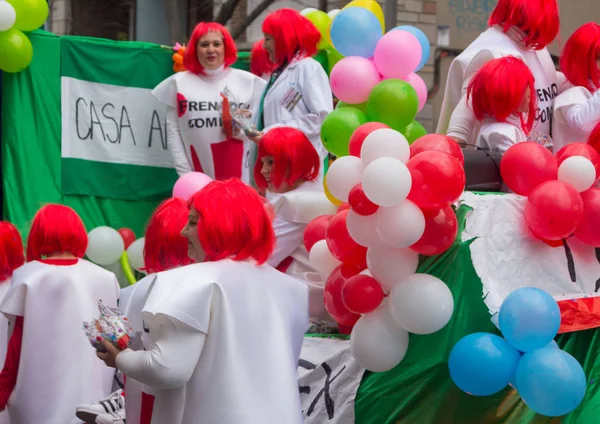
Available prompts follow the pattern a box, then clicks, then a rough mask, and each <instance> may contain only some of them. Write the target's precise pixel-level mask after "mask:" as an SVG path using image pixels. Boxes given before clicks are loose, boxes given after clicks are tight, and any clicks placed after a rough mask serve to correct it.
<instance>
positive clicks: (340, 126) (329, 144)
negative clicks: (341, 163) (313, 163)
mask: <svg viewBox="0 0 600 424" xmlns="http://www.w3.org/2000/svg"><path fill="white" fill-rule="evenodd" d="M367 122H368V118H367V115H366V114H365V113H364V112H361V111H360V110H358V109H355V108H353V107H343V108H341V109H336V110H334V111H333V112H331V113H330V114H329V115H327V118H325V120H324V121H323V125H322V126H321V140H322V141H323V146H325V148H326V149H327V150H328V151H329V152H330V153H331V154H333V155H335V156H337V157H341V156H348V155H349V154H350V152H348V143H350V137H351V136H352V133H353V132H354V130H356V129H357V128H358V127H360V126H361V125H362V124H366V123H367Z"/></svg>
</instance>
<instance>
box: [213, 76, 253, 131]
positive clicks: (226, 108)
mask: <svg viewBox="0 0 600 424" xmlns="http://www.w3.org/2000/svg"><path fill="white" fill-rule="evenodd" d="M221 97H222V98H223V102H222V103H221V113H222V116H223V127H224V128H225V130H226V133H227V129H228V126H229V125H230V124H229V122H232V124H233V126H235V128H237V129H239V130H242V131H244V134H246V137H256V136H257V135H259V134H260V131H258V129H257V128H256V125H254V122H253V119H252V112H251V111H249V110H248V109H243V108H240V107H239V106H238V105H239V103H238V102H236V101H235V98H234V96H233V93H232V92H231V90H229V89H228V88H227V87H225V90H223V92H222V93H221Z"/></svg>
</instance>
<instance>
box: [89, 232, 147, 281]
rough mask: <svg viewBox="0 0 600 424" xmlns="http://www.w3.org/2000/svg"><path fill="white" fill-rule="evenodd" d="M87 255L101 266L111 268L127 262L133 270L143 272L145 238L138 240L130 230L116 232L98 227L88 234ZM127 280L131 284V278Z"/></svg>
mask: <svg viewBox="0 0 600 424" xmlns="http://www.w3.org/2000/svg"><path fill="white" fill-rule="evenodd" d="M125 253H126V255H125ZM85 254H86V256H87V257H88V259H89V260H90V261H92V262H94V263H96V264H98V265H100V266H110V265H113V264H114V263H116V262H117V261H119V260H121V263H122V264H123V261H124V260H127V261H128V262H127V263H128V264H129V265H130V266H131V267H132V268H134V269H135V270H136V271H140V272H141V271H143V268H144V238H141V239H137V240H136V238H135V234H134V233H133V231H132V230H130V229H129V228H121V229H119V230H115V229H114V228H111V227H108V226H100V227H96V228H94V229H93V230H92V231H90V232H89V233H88V247H87V250H86V252H85ZM125 271H126V270H125ZM127 278H128V280H130V282H131V278H130V276H127Z"/></svg>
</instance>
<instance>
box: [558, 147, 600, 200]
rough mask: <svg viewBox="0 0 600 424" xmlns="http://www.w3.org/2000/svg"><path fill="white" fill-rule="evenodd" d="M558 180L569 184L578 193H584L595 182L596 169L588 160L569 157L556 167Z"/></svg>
mask: <svg viewBox="0 0 600 424" xmlns="http://www.w3.org/2000/svg"><path fill="white" fill-rule="evenodd" d="M558 179H559V180H560V181H564V182H565V183H569V184H571V185H572V186H573V187H575V189H576V190H577V191H579V192H582V191H586V190H588V189H589V188H591V187H592V186H593V185H594V182H596V168H594V164H593V163H592V162H591V161H590V160H589V159H588V158H584V157H583V156H571V157H570V158H567V159H565V160H564V161H563V163H561V164H560V166H559V167H558Z"/></svg>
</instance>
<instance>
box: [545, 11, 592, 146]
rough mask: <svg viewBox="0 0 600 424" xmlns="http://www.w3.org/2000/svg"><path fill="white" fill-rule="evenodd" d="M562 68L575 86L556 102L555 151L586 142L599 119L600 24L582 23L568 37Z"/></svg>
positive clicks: (554, 123) (561, 59)
mask: <svg viewBox="0 0 600 424" xmlns="http://www.w3.org/2000/svg"><path fill="white" fill-rule="evenodd" d="M560 69H561V71H562V72H563V73H564V75H565V77H566V78H567V80H569V82H570V83H571V84H573V87H572V88H569V89H568V90H565V91H564V92H563V93H561V94H560V95H559V96H558V97H557V99H556V101H555V103H554V122H553V129H552V136H553V137H552V138H553V139H554V151H555V152H557V151H559V150H560V149H561V148H562V147H564V146H566V145H567V144H569V143H574V142H585V141H586V140H587V139H588V137H589V135H590V133H591V132H592V130H593V129H594V126H595V125H596V124H597V123H598V122H600V91H599V90H598V88H600V25H598V24H597V23H595V22H590V23H587V24H585V25H583V26H582V27H581V28H579V29H578V30H577V31H575V32H574V33H573V35H572V36H571V37H570V38H569V40H567V43H566V44H565V47H564V49H563V51H562V54H561V56H560Z"/></svg>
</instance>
